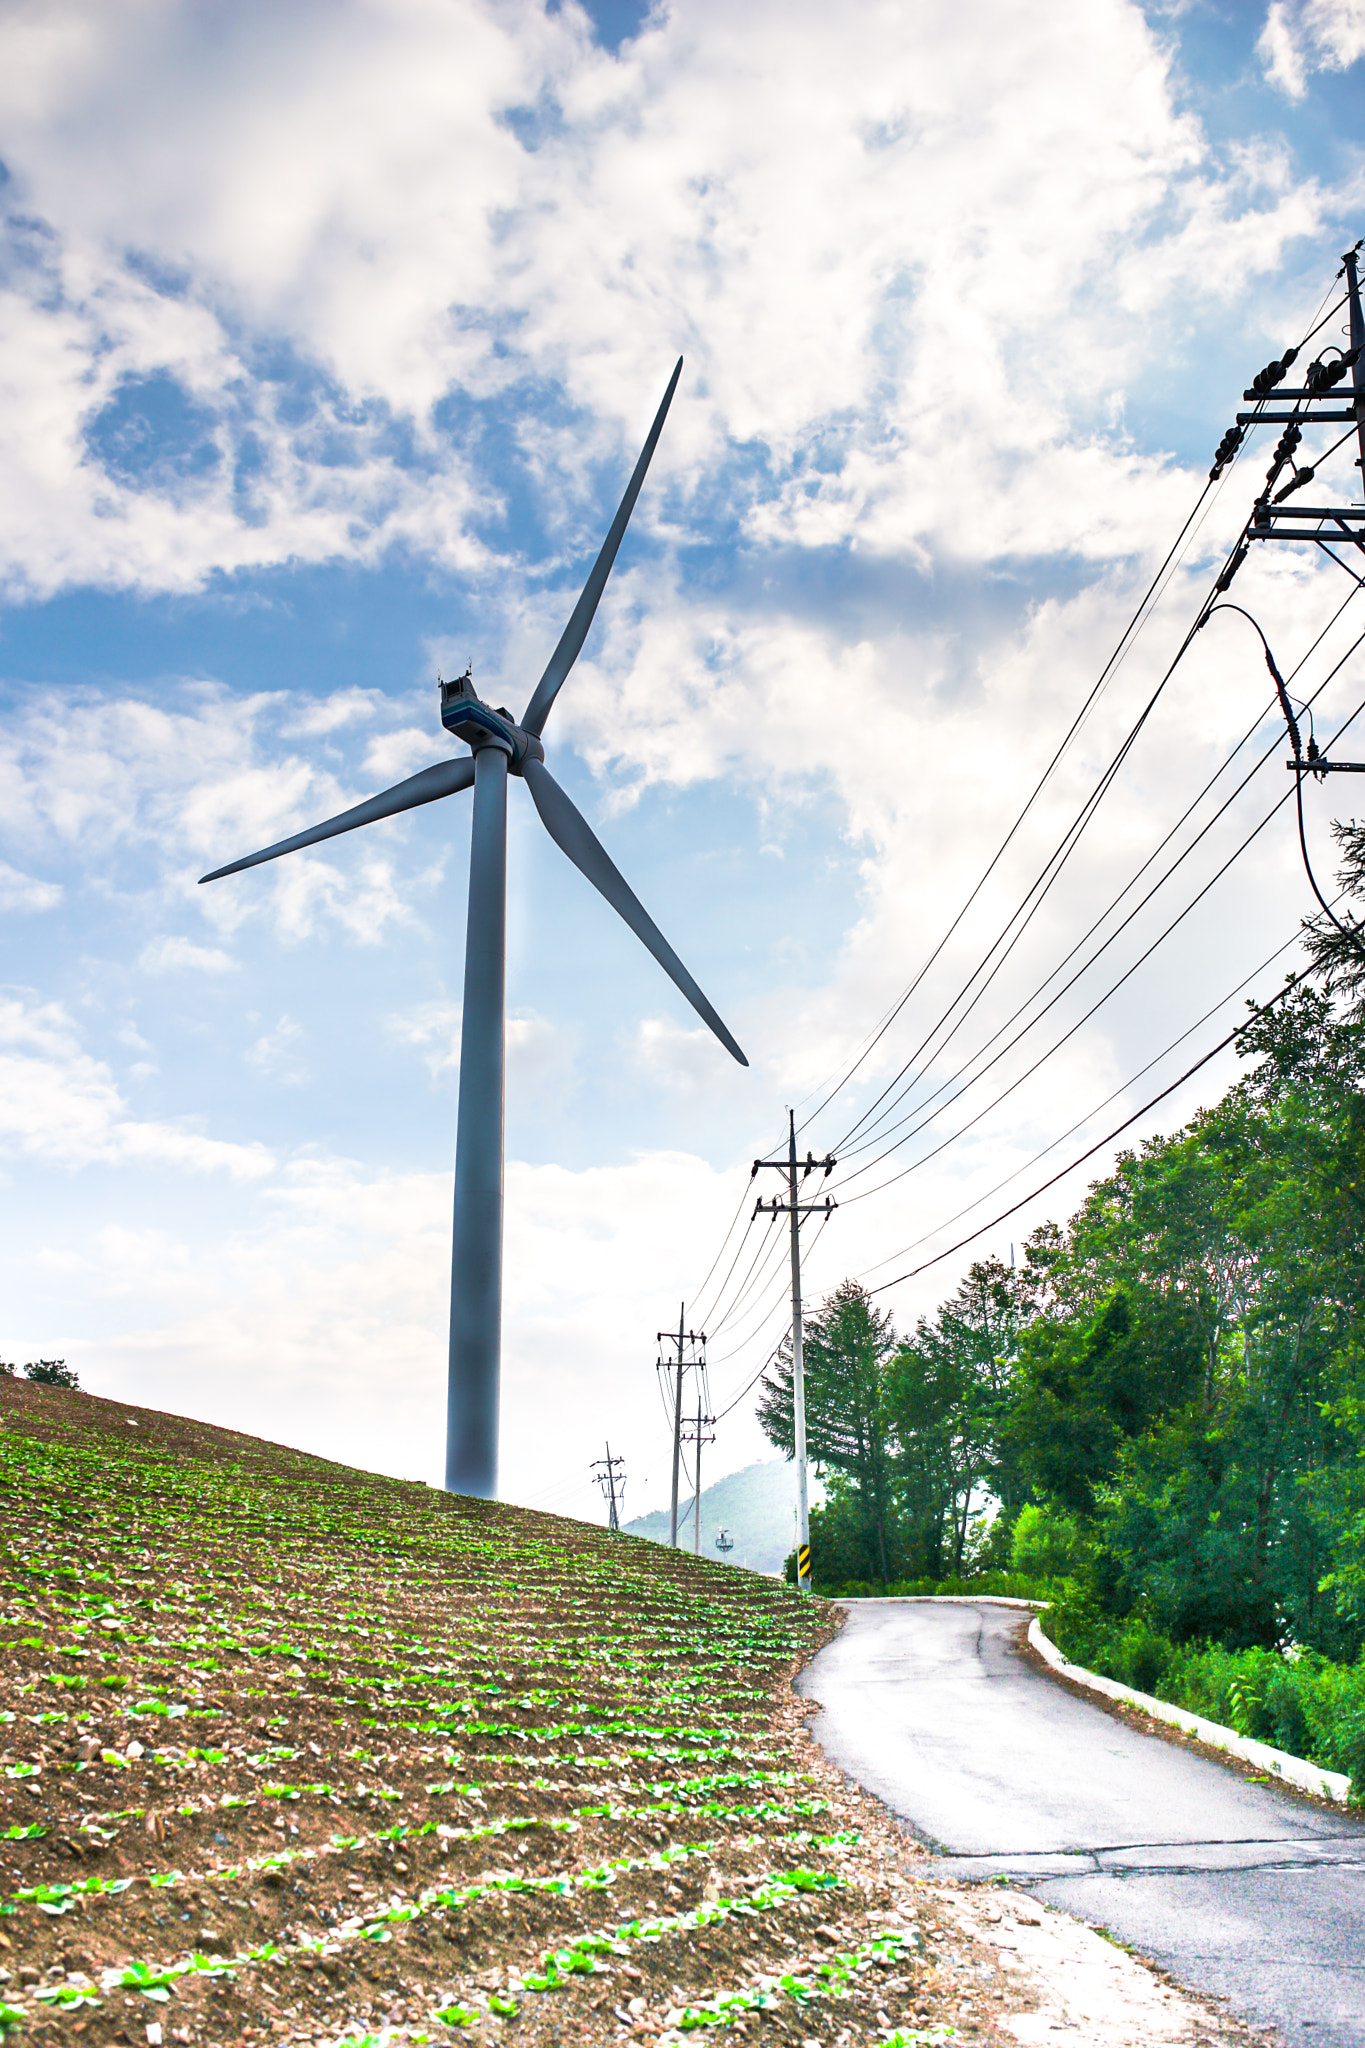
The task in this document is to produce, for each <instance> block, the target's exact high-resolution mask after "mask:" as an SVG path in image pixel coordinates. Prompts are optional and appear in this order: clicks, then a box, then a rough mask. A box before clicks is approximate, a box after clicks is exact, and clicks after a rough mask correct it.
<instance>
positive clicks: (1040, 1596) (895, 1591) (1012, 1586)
mask: <svg viewBox="0 0 1365 2048" xmlns="http://www.w3.org/2000/svg"><path fill="white" fill-rule="evenodd" d="M795 1555H796V1553H795V1552H794V1551H793V1553H792V1557H791V1559H789V1560H788V1562H789V1563H790V1564H791V1571H790V1573H789V1575H788V1583H789V1584H790V1585H794V1584H795V1583H796V1577H795V1573H796V1566H795V1562H794V1559H795ZM816 1591H817V1592H819V1593H823V1594H824V1595H826V1597H827V1598H829V1599H831V1600H841V1599H842V1600H866V1599H868V1598H870V1597H871V1596H872V1595H874V1594H881V1593H885V1594H886V1595H887V1597H888V1598H890V1599H892V1600H913V1599H917V1598H918V1599H923V1598H925V1597H926V1596H927V1595H930V1594H938V1595H939V1596H940V1597H942V1596H944V1595H947V1594H956V1595H959V1596H961V1597H962V1598H965V1599H973V1598H974V1599H978V1600H988V1599H990V1598H991V1596H992V1595H994V1596H995V1597H996V1598H997V1599H1003V1598H1009V1599H1012V1600H1036V1601H1038V1602H1039V1604H1040V1605H1046V1604H1047V1602H1048V1601H1049V1600H1051V1599H1053V1598H1055V1596H1056V1594H1057V1591H1058V1588H1057V1585H1056V1584H1055V1583H1054V1582H1053V1581H1052V1580H1047V1579H1033V1578H1027V1577H1025V1576H1024V1575H1023V1574H1022V1573H1020V1572H979V1573H978V1574H977V1575H976V1577H975V1578H970V1579H893V1580H892V1581H891V1583H890V1585H889V1586H885V1587H883V1586H881V1585H879V1584H874V1583H873V1582H872V1581H871V1580H868V1579H845V1580H843V1581H842V1583H841V1584H839V1585H837V1586H824V1585H821V1584H819V1583H818V1582H817V1585H816Z"/></svg>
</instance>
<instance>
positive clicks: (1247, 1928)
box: [797, 1600, 1365, 2048]
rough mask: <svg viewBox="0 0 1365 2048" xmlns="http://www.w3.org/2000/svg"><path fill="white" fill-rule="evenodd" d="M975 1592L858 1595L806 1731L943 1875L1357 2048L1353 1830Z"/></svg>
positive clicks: (1361, 1827) (1362, 1874) (1290, 2032)
mask: <svg viewBox="0 0 1365 2048" xmlns="http://www.w3.org/2000/svg"><path fill="white" fill-rule="evenodd" d="M1026 1623H1027V1616H1021V1614H1020V1612H1019V1610H1018V1609H1016V1608H1008V1607H1001V1606H997V1605H994V1604H992V1603H991V1602H989V1601H980V1602H977V1603H974V1604H972V1605H966V1604H964V1605H961V1606H958V1605H953V1606H949V1605H947V1604H941V1603H936V1602H926V1601H914V1600H887V1601H876V1602H870V1601H869V1602H862V1603H850V1608H849V1620H848V1623H847V1626H846V1627H845V1629H844V1631H843V1633H842V1635H840V1636H839V1637H838V1639H837V1640H836V1641H835V1642H833V1643H830V1644H829V1645H828V1646H827V1647H826V1648H825V1649H823V1650H821V1652H820V1653H819V1655H818V1656H817V1657H816V1658H815V1659H814V1661H813V1662H812V1663H811V1664H810V1665H809V1666H808V1667H807V1669H806V1670H805V1671H804V1672H803V1673H802V1675H801V1677H800V1679H799V1680H798V1681H797V1689H798V1691H800V1692H801V1693H803V1694H805V1695H806V1697H807V1698H810V1699H813V1700H816V1701H818V1702H819V1703H820V1708H821V1711H820V1713H819V1714H818V1716H817V1717H816V1719H815V1723H814V1733H815V1737H816V1740H817V1741H818V1742H819V1743H820V1744H821V1746H822V1748H823V1749H824V1750H825V1752H826V1754H827V1755H828V1756H829V1757H830V1759H831V1760H832V1761H833V1762H834V1763H836V1764H837V1765H838V1766H839V1767H840V1769H842V1770H843V1771H845V1772H846V1773H847V1774H848V1775H849V1776H850V1777H852V1778H855V1779H856V1780H857V1781H858V1783H859V1784H861V1785H864V1786H866V1787H867V1789H868V1790H869V1791H871V1792H875V1793H876V1794H877V1795H878V1797H879V1798H880V1799H882V1800H883V1801H884V1802H885V1804H886V1805H887V1806H889V1807H890V1808H891V1810H892V1812H893V1813H895V1814H897V1815H898V1816H899V1817H900V1818H901V1819H902V1820H904V1821H905V1822H906V1823H907V1824H908V1826H909V1827H910V1829H911V1830H912V1832H913V1833H914V1834H916V1835H917V1836H919V1838H920V1840H921V1841H923V1842H924V1843H925V1844H926V1845H927V1846H928V1847H929V1848H930V1849H931V1850H932V1851H933V1852H934V1854H935V1857H936V1860H937V1868H938V1870H939V1871H941V1872H942V1873H943V1874H944V1875H945V1876H953V1877H972V1878H974V1877H991V1876H995V1875H997V1874H1004V1875H1007V1876H1009V1878H1010V1879H1011V1880H1012V1881H1013V1882H1014V1883H1016V1884H1018V1885H1021V1886H1025V1887H1027V1888H1028V1889H1029V1890H1030V1891H1032V1892H1033V1893H1034V1894H1035V1896H1037V1897H1038V1898H1040V1899H1043V1900H1045V1901H1046V1902H1047V1903H1048V1904H1049V1905H1052V1906H1059V1907H1061V1908H1062V1909H1063V1910H1064V1911H1066V1912H1069V1913H1074V1914H1076V1915H1077V1916H1078V1917H1079V1918H1081V1919H1083V1920H1088V1921H1089V1922H1090V1923H1091V1924H1092V1925H1094V1926H1099V1927H1104V1928H1106V1929H1107V1930H1108V1931H1109V1932H1110V1933H1111V1934H1113V1935H1115V1936H1117V1938H1118V1939H1119V1940H1120V1941H1122V1942H1125V1943H1128V1944H1129V1945H1131V1946H1132V1947H1134V1948H1136V1949H1138V1950H1140V1951H1141V1952H1142V1953H1143V1954H1145V1955H1148V1956H1151V1957H1152V1958H1154V1960H1155V1961H1157V1962H1159V1963H1161V1964H1162V1965H1163V1966H1164V1967H1165V1968H1166V1969H1168V1970H1169V1971H1170V1972H1171V1974H1172V1975H1173V1976H1174V1977H1176V1978H1178V1979H1179V1980H1180V1982H1181V1983H1183V1984H1185V1985H1187V1986H1189V1987H1190V1988H1191V1989H1193V1990H1197V1991H1203V1992H1208V1993H1212V1994H1214V1995H1215V1996H1219V1997H1223V1998H1226V1999H1227V2000H1228V2002H1229V2004H1230V2005H1231V2007H1232V2009H1233V2010H1234V2011H1235V2012H1237V2013H1239V2014H1240V2015H1241V2016H1242V2017H1243V2018H1244V2019H1247V2020H1250V2021H1252V2022H1255V2023H1259V2024H1261V2025H1273V2026H1275V2027H1277V2028H1278V2029H1279V2030H1280V2032H1281V2033H1282V2035H1283V2037H1284V2039H1285V2040H1286V2041H1287V2042H1290V2043H1300V2042H1303V2043H1308V2042H1311V2043H1312V2044H1314V2048H1365V1824H1361V1823H1360V1822H1357V1821H1354V1820H1352V1819H1351V1818H1349V1817H1348V1816H1347V1815H1346V1814H1345V1813H1343V1812H1340V1811H1337V1810H1331V1809H1327V1808H1325V1807H1322V1806H1320V1805H1317V1804H1316V1803H1314V1802H1313V1801H1311V1800H1308V1799H1306V1798H1301V1797H1299V1796H1298V1795H1297V1794H1295V1793H1292V1792H1288V1791H1286V1790H1284V1789H1283V1788H1281V1787H1279V1786H1275V1785H1270V1784H1254V1783H1251V1782H1249V1781H1248V1780H1247V1779H1245V1778H1243V1777H1241V1776H1240V1775H1239V1774H1238V1773H1237V1772H1235V1771H1233V1770H1230V1769H1226V1768H1224V1767H1223V1766H1222V1765H1220V1764H1217V1763H1213V1762H1210V1761H1209V1760H1208V1759H1207V1758H1206V1757H1204V1756H1201V1755H1199V1754H1198V1753H1197V1752H1196V1751H1194V1750H1192V1749H1189V1748H1186V1747H1185V1746H1184V1745H1183V1744H1181V1743H1179V1742H1171V1741H1167V1740H1164V1739H1163V1738H1161V1737H1159V1736H1156V1735H1146V1734H1142V1733H1140V1732H1139V1731H1138V1730H1136V1729H1134V1728H1132V1727H1130V1726H1128V1725H1127V1724H1126V1723H1125V1722H1123V1721H1121V1720H1119V1719H1118V1718H1117V1717H1116V1716H1114V1715H1112V1714H1109V1713H1106V1712H1105V1711H1104V1710H1103V1709H1102V1708H1101V1707H1099V1706H1092V1705H1091V1704H1090V1703H1089V1702H1088V1701H1087V1700H1084V1699H1078V1698H1077V1697H1076V1696H1075V1695H1074V1694H1073V1693H1071V1692H1069V1691H1068V1690H1067V1689H1066V1688H1065V1687H1063V1686H1061V1685H1058V1684H1056V1683H1055V1682H1054V1681H1053V1680H1052V1679H1051V1678H1049V1677H1047V1676H1045V1675H1044V1674H1043V1673H1042V1672H1040V1671H1039V1670H1038V1669H1037V1668H1036V1666H1035V1665H1033V1664H1032V1663H1031V1662H1029V1661H1027V1660H1026V1659H1025V1658H1024V1657H1023V1656H1021V1654H1020V1643H1021V1638H1022V1633H1023V1629H1024V1627H1025V1626H1026Z"/></svg>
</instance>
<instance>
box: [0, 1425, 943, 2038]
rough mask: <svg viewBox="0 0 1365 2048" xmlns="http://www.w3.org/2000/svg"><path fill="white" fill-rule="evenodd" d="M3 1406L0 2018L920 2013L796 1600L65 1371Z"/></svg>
mask: <svg viewBox="0 0 1365 2048" xmlns="http://www.w3.org/2000/svg"><path fill="white" fill-rule="evenodd" d="M0 1402H3V1404H4V1406H3V1415H4V1421H5V1425H6V1426H5V1427H4V1429H3V1431H0V1484H3V1486H4V1489H5V1497H6V1502H7V1514H6V1518H5V1527H4V1534H3V1539H2V1540H0V1641H3V1649H4V1655H3V1659H0V1663H2V1664H3V1672H4V1676H3V1679H0V1702H2V1704H0V1774H2V1775H0V1851H3V1856H2V1857H0V1973H2V1974H0V2032H3V2034H4V2035H5V2037H6V2038H8V2039H10V2040H12V2041H15V2042H21V2041H22V2042H27V2041H30V2040H31V2041H34V2042H46V2041H52V2042H57V2041H67V2040H71V2041H76V2040H82V2041H86V2040H90V2041H96V2042H98V2043H99V2044H100V2048H104V2044H105V2043H106V2042H107V2041H109V2040H110V2038H111V2037H112V2038H113V2039H115V2040H120V2041H127V2042H134V2043H141V2042H142V2041H143V2040H146V2041H148V2042H149V2043H157V2042H162V2043H169V2042H186V2043H190V2042H193V2043H205V2044H210V2043H211V2044H216V2048H236V2044H237V2043H238V2042H241V2041H251V2040H255V2039H260V2040H263V2041H265V2040H268V2041H277V2040H285V2041H297V2042H305V2041H306V2042H309V2043H313V2044H326V2048H338V2044H348V2048H361V2044H372V2048H378V2044H381V2043H383V2044H389V2043H392V2044H394V2048H398V2044H405V2043H407V2042H419V2041H435V2040H450V2039H458V2038H465V2039H470V2040H474V2039H493V2038H497V2039H506V2040H508V2041H528V2042H529V2041H541V2040H544V2041H550V2040H583V2041H595V2040H599V2039H600V2040H603V2041H606V2040H618V2039H622V2040H625V2039H641V2040H652V2041H663V2042H664V2043H665V2044H667V2043H668V2042H670V2041H672V2040H675V2039H676V2040H681V2039H683V2038H684V2037H685V2036H688V2035H690V2034H693V2033H699V2032H702V2031H706V2032H716V2031H719V2032H721V2033H732V2034H733V2035H734V2036H736V2037H738V2038H743V2037H744V2036H745V2034H746V2033H752V2032H755V2031H756V2032H758V2033H760V2034H761V2037H762V2038H763V2039H765V2040H780V2039H783V2038H790V2039H792V2040H797V2041H803V2042H804V2041H810V2040H812V2039H818V2040H820V2041H821V2043H822V2048H825V2044H832V2043H834V2042H835V2041H836V2040H839V2041H846V2042H860V2041H864V2040H867V2041H874V2040H875V2041H877V2042H879V2043H887V2044H907V2043H909V2042H912V2041H923V2040H935V2039H942V2038H943V2035H944V2025H943V2022H944V2020H945V2017H947V2008H946V2007H945V2004H944V2001H943V1999H942V1998H941V1997H940V1996H939V1995H938V1993H937V1992H936V1990H935V1983H936V1971H938V1970H939V1966H938V1964H937V1963H936V1961H935V1955H934V1936H933V1930H932V1927H931V1925H930V1922H929V1920H927V1919H926V1916H925V1913H924V1911H923V1902H919V1903H917V1902H916V1897H915V1892H914V1887H913V1886H912V1885H908V1884H907V1883H906V1882H905V1880H904V1879H903V1878H900V1877H896V1876H894V1874H893V1872H892V1870H891V1868H890V1866H889V1865H885V1864H882V1865H880V1866H878V1867H876V1868H874V1869H873V1871H872V1875H871V1876H869V1874H868V1873H869V1867H870V1863H869V1847H868V1844H869V1836H868V1827H869V1820H870V1816H869V1815H868V1814H867V1813H866V1812H865V1811H855V1805H856V1802H855V1800H854V1797H853V1795H851V1794H849V1793H847V1792H846V1791H845V1790H844V1789H843V1788H842V1787H841V1786H839V1784H838V1783H837V1781H834V1782H831V1781H830V1779H829V1778H828V1776H827V1775H826V1774H824V1773H823V1770H822V1769H820V1768H819V1767H817V1765H816V1764H815V1763H814V1761H813V1760H812V1752H811V1751H810V1750H809V1746H808V1745H807V1744H806V1743H805V1742H804V1740H803V1739H802V1731H801V1726H800V1722H799V1720H798V1715H797V1708H796V1704H795V1702H794V1701H792V1699H791V1697H790V1694H789V1692H788V1689H787V1686H786V1682H785V1681H786V1679H787V1677H788V1676H789V1674H790V1672H791V1670H792V1669H793V1668H794V1667H795V1665H796V1664H797V1663H799V1662H800V1661H803V1660H804V1659H805V1658H806V1657H807V1656H808V1655H809V1654H810V1652H811V1650H812V1648H813V1647H814V1646H815V1645H816V1644H817V1643H818V1642H819V1641H820V1640H821V1639H822V1638H823V1636H824V1634H825V1633H826V1632H827V1631H828V1627H829V1621H828V1612H827V1610H825V1609H823V1608H822V1606H821V1605H820V1604H819V1603H811V1602H809V1601H802V1600H800V1599H798V1598H797V1597H795V1596H794V1595H792V1594H790V1593H788V1592H787V1591H786V1590H785V1589H783V1588H781V1587H779V1586H777V1585H775V1584H773V1583H771V1582H768V1581H764V1580H761V1579H757V1578H755V1577H753V1576H752V1575H749V1574H743V1573H737V1572H732V1571H729V1570H728V1569H727V1568H726V1567H724V1566H721V1565H716V1564H710V1563H707V1562H705V1561H702V1562H697V1561H695V1560H693V1559H690V1558H687V1557H684V1556H680V1555H679V1556H674V1555H672V1554H670V1553H667V1552H660V1551H659V1550H658V1549H657V1548H656V1547H654V1546H651V1545H647V1544H644V1543H641V1542H637V1541H635V1540H634V1539H631V1538H619V1537H611V1536H609V1535H608V1534H607V1533H606V1532H605V1531H595V1530H592V1529H588V1528H585V1527H584V1526H583V1525H580V1524H574V1523H569V1522H564V1521H561V1520H558V1519H556V1518H552V1517H546V1516H536V1515H532V1514H528V1513H526V1512H523V1511H520V1510H515V1509H510V1508H505V1507H500V1506H498V1505H496V1504H491V1503H483V1502H476V1501H470V1500H463V1499H460V1500H456V1499H452V1498H451V1497H448V1496H445V1495H441V1494H437V1493H433V1492H431V1491H429V1490H428V1489H427V1488H425V1487H420V1486H410V1485H403V1484H400V1483H398V1482H393V1481H387V1480H382V1479H377V1478H374V1477H373V1476H370V1475H365V1474H361V1473H355V1472H351V1471H348V1470H346V1469H345V1468H341V1467H337V1466H333V1465H328V1464H325V1463H323V1462H322V1461H319V1460H313V1459H308V1458H304V1457H302V1456H301V1455H299V1454H296V1453H292V1452H289V1451H286V1450H282V1449H279V1448H277V1447H274V1446H270V1445H267V1444H261V1443H257V1442H255V1441H254V1440H252V1439H247V1438H242V1437H236V1436H232V1435H230V1434H229V1433H227V1432H221V1431H213V1430H208V1429H197V1428H195V1427H194V1426H193V1425H188V1424H184V1423H181V1422H178V1421H176V1420H175V1419H173V1418H170V1417H158V1416H156V1415H154V1414H150V1413H148V1412H147V1411H134V1410H128V1409H123V1408H121V1407H119V1406H118V1405H117V1404H113V1403H108V1402H99V1401H94V1400H92V1399H91V1398H90V1397H88V1396H84V1395H80V1394H71V1393H66V1392H63V1391H57V1390H47V1389H37V1388H31V1387H27V1386H24V1385H16V1386H8V1385H7V1386H5V1387H4V1388H0ZM871 1824H872V1825H873V1826H874V1828H875V1826H878V1825H881V1824H880V1823H878V1822H872V1823H871ZM877 1853H878V1854H879V1855H880V1851H878V1852H877ZM939 1974H942V1973H941V1971H939ZM959 2004H960V2000H959ZM954 2010H956V2008H954Z"/></svg>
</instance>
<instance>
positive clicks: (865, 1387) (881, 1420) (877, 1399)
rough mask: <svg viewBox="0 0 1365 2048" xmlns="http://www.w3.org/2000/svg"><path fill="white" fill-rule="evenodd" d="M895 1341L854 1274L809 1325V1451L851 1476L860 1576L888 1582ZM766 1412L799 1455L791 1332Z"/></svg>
mask: <svg viewBox="0 0 1365 2048" xmlns="http://www.w3.org/2000/svg"><path fill="white" fill-rule="evenodd" d="M895 1345H896V1333H895V1330H894V1329H893V1328H892V1324H891V1317H890V1315H889V1314H888V1313H885V1312H883V1311H879V1310H878V1309H876V1308H874V1307H873V1305H872V1298H871V1296H870V1295H869V1294H868V1292H867V1290H866V1288H863V1287H860V1286H859V1285H858V1284H857V1282H856V1281H854V1280H845V1281H843V1282H841V1284H840V1285H839V1286H838V1287H836V1288H835V1290H834V1292H833V1293H832V1294H830V1295H828V1296H826V1298H825V1300H824V1302H823V1303H822V1305H821V1307H820V1308H819V1310H818V1311H817V1312H816V1313H815V1314H814V1315H811V1316H808V1317H806V1318H805V1320H804V1322H803V1325H802V1373H803V1378H804V1382H805V1397H806V1451H807V1455H808V1456H809V1458H810V1460H811V1462H812V1463H813V1464H814V1465H815V1466H816V1468H817V1470H819V1471H820V1472H821V1473H822V1474H823V1473H833V1474H838V1475H839V1476H840V1477H841V1478H842V1479H843V1480H844V1481H845V1483H846V1494H845V1497H846V1499H847V1500H848V1501H849V1502H850V1503H851V1504H852V1505H853V1509H854V1513H855V1516H856V1520H857V1523H858V1526H859V1528H860V1529H861V1532H862V1540H863V1543H864V1546H865V1549H866V1553H867V1569H866V1570H865V1571H863V1572H860V1573H858V1574H856V1576H858V1577H862V1578H869V1579H872V1578H879V1579H880V1580H881V1581H882V1583H883V1584H885V1583H886V1582H887V1581H888V1579H889V1578H890V1577H891V1570H890V1547H891V1546H890V1543H889V1538H890V1535H891V1529H890V1522H891V1488H890V1449H889V1445H888V1441H887V1414H886V1395H885V1379H886V1363H887V1360H888V1358H889V1357H890V1355H891V1353H892V1352H893V1351H894V1349H895ZM758 1419H759V1422H760V1423H761V1425H762V1427H763V1429H764V1431H765V1433H766V1435H767V1436H768V1438H769V1441H770V1442H772V1443H774V1444H776V1446H777V1448H778V1449H779V1450H781V1451H784V1452H785V1453H786V1455H787V1456H788V1457H789V1458H790V1457H792V1456H793V1455H794V1454H795V1430H794V1423H793V1417H792V1355H791V1340H790V1337H789V1338H788V1339H787V1341H786V1342H785V1343H784V1344H783V1346H782V1349H781V1351H780V1352H779V1354H778V1358H777V1361H776V1364H775V1365H774V1367H773V1369H772V1370H771V1372H769V1373H768V1374H766V1375H765V1376H764V1379H763V1381H762V1392H761V1393H760V1395H759V1402H758Z"/></svg>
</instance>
